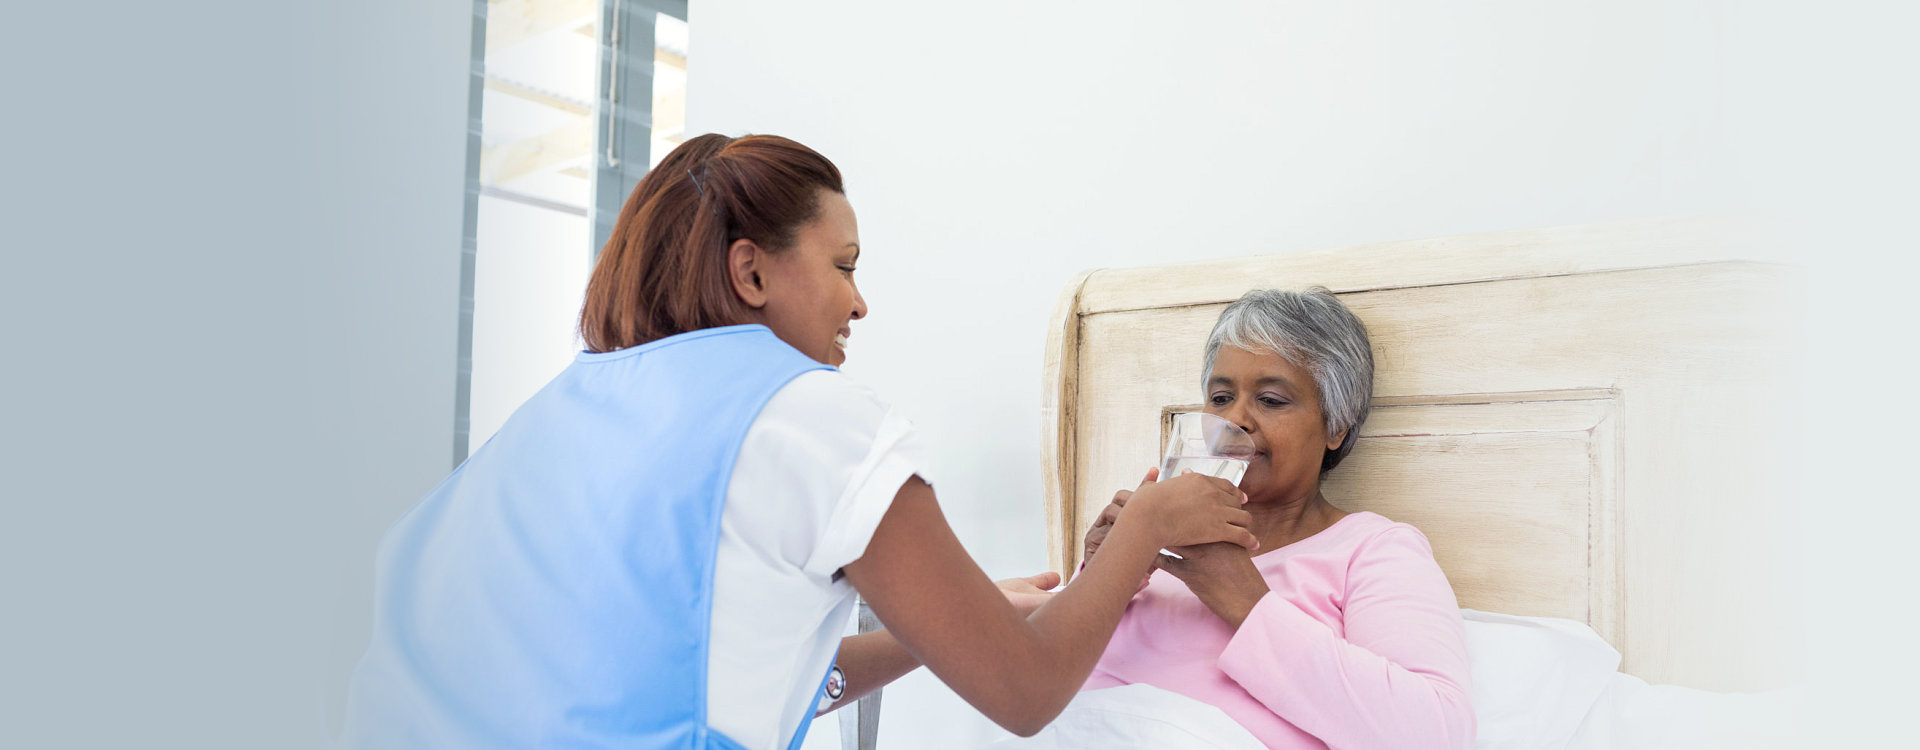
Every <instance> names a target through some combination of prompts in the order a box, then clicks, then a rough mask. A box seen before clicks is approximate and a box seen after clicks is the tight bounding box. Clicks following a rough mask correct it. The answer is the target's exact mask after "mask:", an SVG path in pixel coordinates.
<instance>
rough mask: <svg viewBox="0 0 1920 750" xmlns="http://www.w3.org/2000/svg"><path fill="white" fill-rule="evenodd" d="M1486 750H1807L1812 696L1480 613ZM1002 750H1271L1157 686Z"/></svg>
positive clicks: (1477, 667)
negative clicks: (1707, 683) (1626, 653)
mask: <svg viewBox="0 0 1920 750" xmlns="http://www.w3.org/2000/svg"><path fill="white" fill-rule="evenodd" d="M1462 614H1463V616H1464V617H1465V619H1466V622H1467V649H1468V654H1469V657H1470V658H1471V659H1472V665H1473V681H1474V684H1473V699H1474V715H1475V719H1476V721H1477V723H1478V726H1479V733H1478V737H1477V740H1476V742H1475V743H1474V747H1475V748H1476V750H1682V749H1685V750H1706V749H1712V748H1741V749H1742V750H1746V749H1748V748H1759V749H1763V750H1764V749H1766V748H1789V747H1801V746H1804V745H1803V744H1802V739H1803V732H1802V727H1801V726H1800V718H1799V717H1800V716H1801V712H1800V710H1799V706H1800V704H1801V703H1802V702H1803V698H1804V697H1805V696H1804V691H1801V690H1797V689H1796V690H1782V691H1774V692H1769V693H1751V694H1729V693H1712V692H1707V691H1704V690H1694V689H1691V688H1682V687H1674V686H1670V685H1648V684H1647V683H1646V682H1645V681H1642V680H1640V679H1639V678H1637V677H1633V676H1631V675H1626V674H1621V673H1619V672H1618V671H1616V670H1617V669H1618V667H1619V664H1620V654H1619V652H1617V651H1615V650H1613V648H1612V647H1611V646H1608V645H1607V643H1606V642H1605V641H1604V640H1601V638H1600V637H1599V636H1598V635H1596V634H1594V632H1593V631H1592V630H1591V629H1589V628H1587V626H1585V625H1583V624H1581V623H1577V622H1573V621H1570V620H1557V619H1552V618H1537V617H1515V616H1511V615H1498V614H1490V613H1484V612H1475V611H1473V610H1464V611H1463V612H1462ZM989 748H990V750H1068V749H1069V748H1072V749H1074V750H1082V749H1085V748H1101V749H1102V750H1148V749H1152V750H1166V749H1171V748H1193V749H1195V750H1260V748H1261V745H1260V742H1259V741H1258V740H1256V739H1254V737H1253V735H1252V734H1251V733H1249V732H1247V730H1246V729H1244V728H1242V727H1241V726H1240V725H1239V724H1237V723H1235V722H1234V721H1233V720H1232V719H1230V718H1228V717H1227V715H1226V714H1225V713H1224V712H1222V711H1221V710H1220V709H1218V708H1215V707H1213V706H1210V705H1207V704H1205V703H1201V702H1199V701H1196V700H1193V699H1191V698H1188V697H1186V696H1183V695H1180V694H1178V693H1173V692H1169V691H1166V690H1162V689H1160V688H1157V687H1153V686H1151V685H1127V686H1124V687H1116V688H1107V689H1104V690H1092V691H1088V692H1085V693H1081V694H1080V695H1078V696H1076V697H1075V698H1074V700H1073V702H1072V703H1070V704H1068V706H1067V708H1066V710H1065V711H1063V712H1061V714H1060V717H1059V718H1058V719H1056V720H1054V722H1053V724H1051V725H1049V726H1048V727H1047V728H1046V729H1044V730H1042V731H1041V732H1040V733H1039V734H1037V735H1034V736H1033V737H1029V738H1024V739H1023V738H1018V737H1012V738H1008V739H1004V740H1001V741H999V742H996V743H994V744H992V745H990V746H989Z"/></svg>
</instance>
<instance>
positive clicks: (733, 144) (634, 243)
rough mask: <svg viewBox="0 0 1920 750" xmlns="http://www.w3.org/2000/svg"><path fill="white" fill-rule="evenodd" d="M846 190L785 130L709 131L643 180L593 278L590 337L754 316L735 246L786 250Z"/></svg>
mask: <svg viewBox="0 0 1920 750" xmlns="http://www.w3.org/2000/svg"><path fill="white" fill-rule="evenodd" d="M822 189H825V190H831V191H833V192H836V193H845V192H846V189H845V188H844V187H843V186H842V185H841V182H840V169H839V168H838V167H835V166H834V165H833V162H831V161H828V160H827V158H826V157H824V156H821V155H820V154H818V153H816V152H814V150H813V149H810V148H807V147H806V146H802V145H800V144H799V143H796V142H794V141H791V140H788V139H786V138H781V137H780V136H777V135H749V136H744V137H741V138H728V137H727V136H724V135H718V134H714V133H708V134H706V135H703V136H700V137H698V138H693V139H691V140H688V141H687V142H685V143H682V144H680V147H679V148H676V149H674V150H673V153H670V154H667V158H665V159H662V160H661V161H660V165H659V166H656V167H654V168H653V170H652V171H650V172H648V173H647V176H646V177H643V178H641V180H640V184H639V185H636V186H634V188H633V194H632V195H630V196H628V197H627V203H626V205H625V206H623V207H621V209H620V217H619V219H617V220H615V222H614V224H613V235H612V236H611V237H609V238H608V239H607V245H606V247H605V248H602V249H601V251H600V259H599V261H598V262H596V263H595V264H594V267H593V275H592V276H591V277H590V278H589V279H588V280H587V295H586V302H585V304H583V305H582V306H581V309H580V336H581V338H582V339H584V340H585V343H586V347H587V350H588V351H593V352H610V351H614V350H617V349H625V348H627V347H630V346H638V345H640V344H645V343H647V342H649V341H655V340H658V339H663V338H666V337H668V336H672V335H675V334H680V333H686V332H688V331H697V330H700V329H702V328H714V327H718V326H726V325H735V324H738V323H743V322H746V321H747V320H748V312H747V309H746V306H745V305H743V304H742V303H741V302H740V298H739V297H738V296H737V295H735V294H734V292H733V284H732V283H731V282H730V281H729V280H728V276H727V248H728V247H729V246H731V245H732V244H733V242H734V241H735V240H740V239H748V240H753V241H754V243H756V244H758V245H760V247H761V248H763V249H765V250H767V251H769V252H774V253H778V252H781V251H784V250H786V249H787V248H789V247H790V246H792V244H793V239H794V233H795V232H796V231H797V230H798V229H799V228H800V227H801V226H804V225H805V224H806V223H807V222H809V221H812V220H813V219H814V217H815V215H816V214H817V213H818V212H819V209H820V205H819V204H820V191H821V190H822Z"/></svg>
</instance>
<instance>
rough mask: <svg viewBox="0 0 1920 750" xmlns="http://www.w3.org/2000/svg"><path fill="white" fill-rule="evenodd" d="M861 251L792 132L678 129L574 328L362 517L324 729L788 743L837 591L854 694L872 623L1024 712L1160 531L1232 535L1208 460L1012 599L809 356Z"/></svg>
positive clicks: (1205, 538) (996, 713)
mask: <svg viewBox="0 0 1920 750" xmlns="http://www.w3.org/2000/svg"><path fill="white" fill-rule="evenodd" d="M859 258H860V241H859V235H858V231H857V229H856V226H855V223H854V215H853V209H852V207H851V206H849V205H848V203H847V199H846V197H845V195H844V194H843V188H842V186H841V180H840V172H839V170H838V169H837V168H835V167H834V165H833V164H832V163H831V162H829V161H827V159H825V158H824V157H822V156H820V155H819V154H817V153H815V152H813V151H812V150H810V149H808V148H807V147H805V146H802V145H800V144H798V143H795V142H793V141H790V140H787V139H784V138H779V137H775V136H747V137H744V138H738V139H733V138H727V137H724V136H719V135H704V136H701V137H698V138H695V139H692V140H690V141H687V142H686V143H685V144H683V145H681V146H680V147H679V148H677V149H675V150H674V151H673V153H671V154H669V155H668V156H667V157H666V159H665V160H663V161H662V162H661V163H660V165H659V166H658V167H656V168H654V170H653V171H651V172H649V173H648V174H647V176H646V178H645V179H643V180H641V181H640V184H639V185H638V186H637V187H636V188H635V189H634V191H633V195H632V196H631V197H630V198H629V199H628V200H627V203H626V206H625V207H624V208H623V209H621V212H620V216H619V219H618V221H617V223H616V224H615V225H614V229H613V236H612V239H611V240H610V241H609V242H608V243H607V246H606V248H605V250H604V252H603V253H602V254H601V256H600V259H599V262H598V265H596V266H595V267H594V270H593V275H592V278H591V280H590V281H589V282H588V286H587V292H586V301H585V305H584V308H583V311H582V313H581V317H580V331H581V334H582V336H583V337H584V339H585V341H586V345H587V351H586V352H583V353H581V354H580V355H579V356H578V357H577V358H576V359H575V361H574V362H573V363H572V364H571V365H570V366H569V367H567V369H566V370H564V371H563V372H561V373H560V375H559V376H558V377H556V378H554V380H553V382H551V383H549V384H547V386H546V387H545V388H543V389H541V391H540V392H539V393H537V394H535V395H534V396H533V397H532V398H531V399H529V400H528V401H527V402H526V404H525V405H523V406H522V407H520V409H519V410H518V411H516V412H515V413H514V415H513V416H512V418H510V419H509V420H507V422H506V424H505V425H504V426H502V427H501V428H500V430H499V432H498V433H496V434H495V435H494V436H493V438H492V439H491V440H489V441H487V443H486V444H485V445H483V446H481V448H480V449H479V450H478V451H477V452H475V453H474V454H473V456H472V457H471V458H469V459H467V461H466V462H465V463H464V464H462V465H461V466H460V467H459V468H458V469H455V470H454V472H453V474H452V475H451V476H449V477H447V479H446V480H445V481H444V482H442V483H441V484H440V486H439V487H437V488H435V489H434V490H433V491H432V492H431V493H429V494H428V495H427V496H426V497H425V498H424V499H422V500H421V501H420V502H419V504H418V505H416V506H414V508H413V509H412V510H410V511H409V512H408V513H407V514H406V515H405V516H404V517H403V518H401V519H400V521H399V522H398V523H396V524H395V526H394V527H393V528H392V529H391V530H390V531H389V532H388V533H387V535H386V537H385V539H384V540H383V541H382V542H381V545H380V553H379V559H378V563H377V573H378V575H377V581H376V593H375V596H376V604H375V613H374V628H373V639H372V642H371V644H370V645H369V646H368V649H367V653H366V655H365V656H364V657H363V658H362V659H361V662H360V664H359V667H358V668H357V669H356V670H355V672H354V676H353V680H352V683H351V686H350V688H349V696H348V706H347V721H346V729H345V737H344V740H345V743H346V744H347V745H349V746H353V747H370V748H371V747H378V748H456V747H457V748H536V747H537V748H558V747H564V748H613V747H619V748H755V749H759V750H779V749H780V748H791V747H798V746H799V744H800V740H801V738H802V737H803V736H805V734H806V730H807V725H808V723H809V721H810V720H811V718H812V716H813V715H814V709H815V706H816V702H817V701H818V699H819V697H820V695H821V694H822V691H823V685H824V684H825V682H826V679H825V678H826V676H827V675H828V674H829V666H830V665H833V664H834V657H835V654H836V649H837V648H838V647H840V646H841V643H842V640H841V637H840V634H841V632H842V629H843V628H844V627H845V626H846V623H847V621H848V616H849V614H850V612H851V607H852V605H853V602H854V594H855V592H856V591H857V592H859V593H860V594H861V595H864V596H865V597H866V599H867V601H869V602H870V603H871V604H872V605H873V609H874V611H875V613H876V614H878V615H879V617H880V619H881V620H883V621H885V622H886V624H887V626H888V631H887V632H886V633H885V634H869V636H868V637H866V638H864V639H863V638H862V637H855V638H854V639H848V643H847V646H846V647H845V648H844V649H840V650H839V654H840V659H839V662H838V668H839V671H841V672H842V673H844V676H845V681H846V683H847V684H849V685H851V686H852V692H858V691H860V690H862V689H863V686H864V689H870V687H871V686H872V685H874V684H877V683H878V682H883V681H884V679H881V680H876V679H874V675H875V674H878V673H879V672H882V671H891V670H892V669H894V668H897V665H895V664H891V663H890V662H892V661H898V657H896V656H892V654H894V653H895V652H894V651H893V650H892V648H891V641H894V640H897V641H898V643H900V644H902V645H904V646H905V647H906V650H907V651H909V652H911V655H912V656H913V657H914V658H915V659H916V660H918V661H923V662H925V663H926V664H927V665H928V666H929V667H930V668H931V669H932V670H933V672H934V674H936V675H937V676H939V677H940V678H941V679H942V680H944V681H945V682H946V683H947V684H948V685H950V686H951V687H952V688H953V689H954V690H955V691H956V692H957V693H959V694H960V696H961V697H963V698H965V699H966V700H967V701H968V702H969V703H971V704H973V706H974V707H976V708H978V709H979V710H980V711H981V712H982V713H984V714H986V715H987V716H988V717H990V718H992V719H993V720H994V721H995V722H997V723H999V724H1001V725H1002V726H1004V727H1006V728H1007V729H1009V730H1011V731H1014V732H1017V733H1021V734H1031V733H1033V732H1036V731H1038V730H1039V729H1040V727H1042V726H1044V725H1045V724H1046V723H1047V722H1049V721H1051V720H1052V719H1053V717H1055V716H1056V715H1058V713H1059V712H1060V710H1061V708H1062V707H1063V706H1065V705H1066V703H1067V701H1068V700H1069V699H1070V698H1072V696H1073V694H1074V691H1075V690H1077V689H1079V687H1080V685H1081V684H1082V683H1083V682H1085V680H1086V679H1087V675H1088V673H1089V672H1090V671H1091V670H1092V668H1093V666H1094V663H1095V662H1096V661H1097V660H1098V659H1099V658H1100V654H1101V652H1102V651H1103V650H1104V649H1105V647H1106V643H1107V639H1108V637H1109V636H1111V634H1112V633H1113V630H1114V626H1115V624H1116V623H1118V622H1119V620H1120V615H1121V612H1122V610H1123V609H1124V608H1125V607H1126V605H1127V601H1128V599H1129V598H1130V597H1132V596H1133V593H1134V589H1135V586H1136V584H1138V582H1139V581H1140V579H1141V578H1142V577H1144V576H1146V575H1147V573H1148V572H1149V571H1150V570H1151V569H1152V566H1153V562H1154V557H1155V554H1156V551H1157V550H1159V549H1160V548H1161V547H1166V546H1174V545H1192V544H1202V543H1210V542H1220V541H1229V542H1235V543H1239V544H1244V545H1248V546H1253V545H1255V544H1257V542H1256V541H1255V540H1254V539H1253V537H1252V535H1251V533H1250V532H1248V531H1247V529H1246V528H1245V527H1246V526H1247V525H1248V524H1249V523H1250V517H1249V515H1248V514H1247V512H1246V511H1244V510H1241V509H1240V508H1239V506H1240V503H1241V501H1242V496H1241V495H1240V494H1239V492H1238V490H1237V489H1235V488H1234V487H1233V486H1232V485H1230V484H1227V483H1225V482H1221V481H1218V480H1212V479H1208V478H1204V477H1199V476H1188V477H1184V478H1181V479H1176V480H1172V481H1168V482H1161V483H1159V484H1155V485H1150V486H1147V487H1144V488H1142V489H1141V490H1140V491H1139V492H1138V493H1136V494H1135V495H1134V496H1133V498H1132V500H1131V502H1130V503H1129V504H1128V509H1127V513H1126V515H1125V518H1124V519H1122V520H1121V521H1120V522H1119V523H1118V524H1116V525H1115V526H1114V528H1113V530H1112V532H1111V534H1110V535H1109V536H1108V538H1107V539H1106V541H1105V543H1104V544H1103V547H1104V548H1105V550H1106V551H1107V553H1106V554H1102V555H1100V557H1099V559H1098V560H1096V561H1094V562H1093V563H1092V564H1090V565H1088V567H1087V570H1086V572H1085V573H1083V574H1082V575H1081V578H1080V580H1079V581H1078V582H1076V583H1075V585H1074V586H1073V587H1072V588H1071V589H1069V590H1066V591H1063V592H1061V593H1060V594H1058V595H1055V596H1053V597H1052V598H1051V599H1050V600H1047V601H1046V602H1045V604H1044V605H1043V606H1039V607H1038V609H1037V610H1035V611H1033V612H1032V614H1031V615H1030V616H1027V617H1025V618H1023V617H1022V614H1021V613H1020V612H1019V611H1018V610H1016V608H1015V607H1014V606H1013V605H1012V604H1010V603H1009V599H1010V598H1013V599H1023V600H1026V601H1035V600H1038V599H1039V597H1020V596H1018V595H1013V594H1003V592H1002V591H1001V590H1000V589H996V588H995V585H994V583H993V582H991V581H989V580H988V579H987V577H986V576H985V575H984V574H982V573H981V571H980V569H979V567H978V566H976V565H975V564H974V562H973V560H972V559H971V558H969V557H968V556H967V553H966V552H965V550H964V549H962V547H961V545H960V543H959V541H958V540H957V539H955V537H954V535H953V532H952V531H951V530H950V529H949V528H948V526H947V523H946V520H945V518H944V517H943V516H942V515H941V512H940V505H939V503H938V502H936V500H935V498H934V492H933V488H932V487H931V486H930V485H929V484H928V483H927V482H926V481H925V480H924V479H923V477H924V475H925V471H926V463H927V461H926V459H925V457H924V456H923V454H922V449H921V447H920V444H919V442H918V440H917V439H916V437H915V435H914V432H913V429H912V428H911V427H910V426H909V425H908V424H907V422H906V421H905V420H904V419H902V418H901V417H900V415H899V414H898V413H897V412H895V411H894V410H892V409H891V408H889V407H888V406H887V405H886V404H884V403H882V402H881V401H880V400H879V399H878V398H876V397H875V396H874V395H873V393H872V392H870V391H868V390H867V389H865V388H863V387H861V386H860V385H858V384H856V383H854V382H853V381H852V380H850V379H848V378H847V377H846V376H845V375H842V374H841V373H840V372H839V371H838V370H836V369H834V366H835V365H838V364H840V363H841V362H842V361H844V360H845V358H846V353H845V352H846V346H847V337H848V336H849V335H850V334H851V329H850V327H849V324H850V322H851V321H854V320H858V319H860V318H862V317H865V316H866V313H867V307H866V302H865V301H864V300H862V299H861V297H860V293H859V291H858V290H857V289H856V288H855V286H854V282H853V273H854V265H855V263H856V262H857V261H858V260H859ZM1036 603H1037V602H1036ZM876 639H879V640H884V641H886V643H884V644H882V645H883V647H879V648H876V647H873V645H872V642H873V641H874V640H876ZM848 697H851V696H847V695H843V696H841V700H842V702H844V700H845V699H846V698H848Z"/></svg>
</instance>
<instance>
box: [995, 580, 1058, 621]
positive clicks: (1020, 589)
mask: <svg viewBox="0 0 1920 750" xmlns="http://www.w3.org/2000/svg"><path fill="white" fill-rule="evenodd" d="M993 585H995V586H999V587H1000V593H1002V594H1005V595H1006V597H1007V603H1008V604H1012V605H1013V608H1014V609H1017V610H1019V611H1020V616H1021V617H1025V616H1027V615H1030V614H1033V611H1034V610H1036V609H1039V608H1040V605H1042V604H1046V603H1047V600H1048V599H1052V598H1053V591H1052V590H1051V589H1053V588H1054V587H1055V586H1059V585H1060V574H1059V573H1055V572H1053V571H1047V572H1045V573H1036V574H1034V575H1030V576H1027V577H1025V578H1008V579H1005V580H1001V581H994V582H993Z"/></svg>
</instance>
